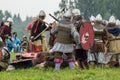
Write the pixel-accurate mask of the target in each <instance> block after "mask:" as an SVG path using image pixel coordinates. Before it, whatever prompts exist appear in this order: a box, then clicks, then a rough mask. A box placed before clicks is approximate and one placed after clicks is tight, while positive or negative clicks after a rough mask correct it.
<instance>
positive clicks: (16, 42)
mask: <svg viewBox="0 0 120 80" xmlns="http://www.w3.org/2000/svg"><path fill="white" fill-rule="evenodd" d="M27 46H28V41H27V37H26V36H23V40H20V39H19V38H18V37H17V32H13V34H12V35H9V36H8V39H7V40H6V47H7V49H8V51H9V52H23V51H24V50H25V49H27Z"/></svg>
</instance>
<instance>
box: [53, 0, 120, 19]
mask: <svg viewBox="0 0 120 80" xmlns="http://www.w3.org/2000/svg"><path fill="white" fill-rule="evenodd" d="M68 1H70V0H61V2H60V3H59V7H60V10H61V9H63V8H65V7H67V8H69V7H70V6H72V7H73V8H78V9H80V11H81V15H82V16H83V17H84V18H85V19H86V20H88V19H89V17H90V16H91V15H93V16H96V15H97V14H101V15H102V17H103V18H104V19H109V17H110V16H111V15H114V16H115V17H116V18H118V19H120V10H119V9H120V0H74V2H73V3H72V4H71V3H70V2H69V4H70V5H69V6H68ZM60 10H58V11H56V12H55V15H57V14H58V13H60Z"/></svg>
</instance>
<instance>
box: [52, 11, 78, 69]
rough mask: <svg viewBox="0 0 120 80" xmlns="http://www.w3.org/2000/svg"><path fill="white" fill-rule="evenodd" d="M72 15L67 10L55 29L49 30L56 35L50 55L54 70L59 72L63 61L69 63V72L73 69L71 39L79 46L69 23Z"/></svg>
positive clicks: (75, 33)
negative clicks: (51, 54) (52, 58)
mask: <svg viewBox="0 0 120 80" xmlns="http://www.w3.org/2000/svg"><path fill="white" fill-rule="evenodd" d="M71 16H72V13H71V11H70V10H68V11H67V12H66V13H65V14H64V16H63V17H62V19H61V20H60V21H59V23H57V24H56V26H55V28H53V29H52V30H51V33H52V34H56V40H55V44H54V46H53V48H52V49H51V50H50V52H51V53H54V54H55V59H54V62H55V69H56V71H59V70H60V66H61V64H62V63H63V60H67V61H68V62H69V67H70V69H71V70H73V69H74V56H73V50H74V48H73V39H74V40H75V42H76V44H79V34H78V32H77V31H76V29H75V26H74V25H73V24H72V23H71Z"/></svg>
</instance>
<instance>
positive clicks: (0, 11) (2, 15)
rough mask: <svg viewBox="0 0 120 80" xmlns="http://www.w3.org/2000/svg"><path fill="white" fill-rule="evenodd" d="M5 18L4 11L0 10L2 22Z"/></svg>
mask: <svg viewBox="0 0 120 80" xmlns="http://www.w3.org/2000/svg"><path fill="white" fill-rule="evenodd" d="M3 17H4V14H3V12H2V10H0V20H2V19H3Z"/></svg>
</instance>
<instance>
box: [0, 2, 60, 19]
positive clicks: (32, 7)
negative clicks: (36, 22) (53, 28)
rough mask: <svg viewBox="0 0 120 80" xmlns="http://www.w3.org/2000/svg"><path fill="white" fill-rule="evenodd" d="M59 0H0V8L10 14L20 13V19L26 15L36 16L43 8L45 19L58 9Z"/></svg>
mask: <svg viewBox="0 0 120 80" xmlns="http://www.w3.org/2000/svg"><path fill="white" fill-rule="evenodd" d="M60 1H61V0H0V10H3V11H5V10H8V11H10V12H11V13H12V14H17V13H20V15H21V17H22V20H25V17H26V16H36V15H38V14H39V11H40V10H44V11H45V12H46V14H47V17H46V18H47V19H46V20H47V21H51V20H52V18H50V16H48V14H49V13H52V14H53V13H54V11H56V10H59V3H60Z"/></svg>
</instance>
